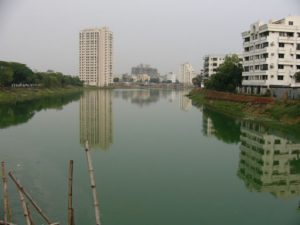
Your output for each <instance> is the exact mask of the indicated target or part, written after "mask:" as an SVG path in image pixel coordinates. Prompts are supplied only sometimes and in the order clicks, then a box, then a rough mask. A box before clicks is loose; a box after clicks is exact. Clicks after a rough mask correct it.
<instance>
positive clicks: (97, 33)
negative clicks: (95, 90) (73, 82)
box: [79, 27, 113, 87]
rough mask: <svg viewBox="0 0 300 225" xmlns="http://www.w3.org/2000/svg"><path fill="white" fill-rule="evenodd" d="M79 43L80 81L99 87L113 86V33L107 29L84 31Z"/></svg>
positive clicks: (81, 33) (80, 35)
mask: <svg viewBox="0 0 300 225" xmlns="http://www.w3.org/2000/svg"><path fill="white" fill-rule="evenodd" d="M79 41H80V43H79V46H80V47H79V78H80V80H82V81H84V84H85V85H91V86H98V87H107V86H109V85H110V84H112V67H113V59H112V58H113V52H112V51H113V33H112V32H111V31H110V30H109V29H108V28H107V27H102V28H94V29H84V30H82V31H81V32H80V34H79Z"/></svg>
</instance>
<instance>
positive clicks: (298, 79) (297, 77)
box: [294, 72, 300, 83]
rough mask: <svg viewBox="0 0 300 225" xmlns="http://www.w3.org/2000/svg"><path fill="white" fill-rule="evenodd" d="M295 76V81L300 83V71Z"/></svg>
mask: <svg viewBox="0 0 300 225" xmlns="http://www.w3.org/2000/svg"><path fill="white" fill-rule="evenodd" d="M294 77H295V81H296V82H297V83H299V82H300V72H297V73H295V75H294Z"/></svg>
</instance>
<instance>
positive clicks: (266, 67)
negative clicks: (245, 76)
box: [260, 64, 268, 70]
mask: <svg viewBox="0 0 300 225" xmlns="http://www.w3.org/2000/svg"><path fill="white" fill-rule="evenodd" d="M260 70H268V64H263V65H260Z"/></svg>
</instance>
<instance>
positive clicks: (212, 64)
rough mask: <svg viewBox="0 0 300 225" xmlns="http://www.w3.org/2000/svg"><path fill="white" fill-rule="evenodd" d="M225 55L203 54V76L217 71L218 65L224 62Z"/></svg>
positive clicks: (208, 75) (209, 75)
mask: <svg viewBox="0 0 300 225" xmlns="http://www.w3.org/2000/svg"><path fill="white" fill-rule="evenodd" d="M225 57H226V55H206V56H204V58H203V60H204V64H203V76H204V77H211V75H213V74H215V73H216V72H217V69H218V67H219V66H220V65H221V64H222V63H223V62H224V60H225Z"/></svg>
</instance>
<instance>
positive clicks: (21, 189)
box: [8, 171, 54, 225]
mask: <svg viewBox="0 0 300 225" xmlns="http://www.w3.org/2000/svg"><path fill="white" fill-rule="evenodd" d="M8 175H9V176H10V178H11V179H12V180H13V182H14V183H15V184H16V186H17V188H18V189H19V190H20V191H21V192H22V193H23V194H24V196H25V197H26V198H27V199H28V200H29V202H30V203H31V204H32V206H33V207H34V208H35V209H36V210H37V212H38V213H39V214H40V215H41V217H43V219H44V220H45V221H46V222H47V223H48V224H49V225H51V224H54V223H52V222H51V221H50V219H49V218H48V216H47V215H46V214H45V213H44V212H43V210H42V209H41V208H40V207H39V206H38V205H37V203H36V202H35V201H34V200H33V198H32V197H31V196H30V195H29V193H28V192H27V191H26V190H25V189H24V187H23V186H22V185H21V183H20V182H18V180H17V179H16V177H15V176H14V175H13V173H12V172H11V171H10V172H9V173H8Z"/></svg>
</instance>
